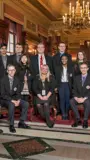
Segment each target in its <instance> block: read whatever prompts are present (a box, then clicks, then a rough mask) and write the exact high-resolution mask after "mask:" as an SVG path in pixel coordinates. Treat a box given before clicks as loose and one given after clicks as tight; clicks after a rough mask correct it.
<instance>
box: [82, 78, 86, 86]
mask: <svg viewBox="0 0 90 160" xmlns="http://www.w3.org/2000/svg"><path fill="white" fill-rule="evenodd" d="M85 80H86V77H82V86H83V85H84V82H85Z"/></svg>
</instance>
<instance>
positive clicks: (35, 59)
mask: <svg viewBox="0 0 90 160" xmlns="http://www.w3.org/2000/svg"><path fill="white" fill-rule="evenodd" d="M45 59H46V64H47V65H48V66H49V69H50V72H51V73H53V67H52V57H50V56H48V55H45ZM31 66H32V72H33V75H34V76H36V75H37V74H39V64H38V55H35V56H32V57H31Z"/></svg>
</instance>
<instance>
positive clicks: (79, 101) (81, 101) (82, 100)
mask: <svg viewBox="0 0 90 160" xmlns="http://www.w3.org/2000/svg"><path fill="white" fill-rule="evenodd" d="M74 99H75V100H76V102H78V103H84V101H85V100H86V99H87V98H86V97H84V98H83V97H81V98H78V97H74Z"/></svg>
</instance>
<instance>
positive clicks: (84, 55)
mask: <svg viewBox="0 0 90 160" xmlns="http://www.w3.org/2000/svg"><path fill="white" fill-rule="evenodd" d="M79 52H82V54H83V57H84V59H83V62H87V57H86V54H85V52H84V51H82V50H79V51H78V53H79ZM78 53H77V58H76V61H77V62H78V61H79V59H78Z"/></svg>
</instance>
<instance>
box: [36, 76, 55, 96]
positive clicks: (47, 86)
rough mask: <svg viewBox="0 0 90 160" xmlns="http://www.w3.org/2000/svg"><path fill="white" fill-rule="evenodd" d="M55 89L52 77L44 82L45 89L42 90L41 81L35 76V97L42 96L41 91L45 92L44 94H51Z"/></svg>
mask: <svg viewBox="0 0 90 160" xmlns="http://www.w3.org/2000/svg"><path fill="white" fill-rule="evenodd" d="M55 88H56V81H55V79H54V76H53V75H51V76H50V81H47V80H45V88H43V84H42V81H41V80H40V77H39V75H37V76H36V78H35V79H34V81H33V91H34V94H35V95H37V94H42V90H43V89H45V90H46V94H48V92H49V91H50V92H52V93H53V92H54V89H55Z"/></svg>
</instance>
